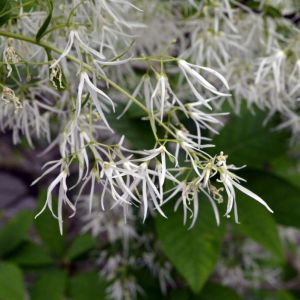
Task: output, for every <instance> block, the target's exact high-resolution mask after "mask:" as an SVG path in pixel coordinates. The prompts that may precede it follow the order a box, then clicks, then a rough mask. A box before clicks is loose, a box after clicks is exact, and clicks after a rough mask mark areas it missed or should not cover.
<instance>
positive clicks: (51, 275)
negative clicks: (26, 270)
mask: <svg viewBox="0 0 300 300" xmlns="http://www.w3.org/2000/svg"><path fill="white" fill-rule="evenodd" d="M66 286H67V275H66V273H65V272H64V271H50V272H48V273H46V274H45V275H44V276H42V277H41V278H40V279H39V280H38V281H37V282H36V283H35V285H34V286H33V288H32V297H31V300H64V299H65V292H66Z"/></svg>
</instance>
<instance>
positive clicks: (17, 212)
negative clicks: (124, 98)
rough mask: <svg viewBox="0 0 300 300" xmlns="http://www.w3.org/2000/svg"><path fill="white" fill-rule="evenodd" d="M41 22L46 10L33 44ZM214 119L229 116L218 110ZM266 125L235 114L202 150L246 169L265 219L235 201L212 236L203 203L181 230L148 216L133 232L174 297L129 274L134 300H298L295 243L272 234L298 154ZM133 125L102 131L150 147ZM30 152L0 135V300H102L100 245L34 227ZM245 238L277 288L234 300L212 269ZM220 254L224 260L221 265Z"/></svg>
mask: <svg viewBox="0 0 300 300" xmlns="http://www.w3.org/2000/svg"><path fill="white" fill-rule="evenodd" d="M46 2H49V1H45V3H46ZM50 2H51V1H50ZM50 2H49V3H50ZM247 2H251V1H247ZM17 3H18V1H7V0H0V25H3V24H5V23H7V22H8V21H9V20H12V21H13V19H14V18H15V16H16V12H15V9H16V10H17V8H15V7H17ZM35 3H36V2H35V1H23V5H24V9H28V10H30V9H32V8H33V7H34V5H35ZM251 3H252V4H251ZM251 3H247V5H248V6H251V5H253V6H255V5H256V4H257V1H252V2H251ZM264 9H265V12H264V13H265V14H269V15H271V16H272V17H276V15H279V16H280V12H278V11H277V10H276V8H274V7H271V6H266V7H265V8H264ZM49 18H51V5H50V6H49V15H48V16H47V19H46V20H45V23H44V27H43V28H41V31H40V32H39V34H40V35H42V33H43V31H44V30H45V28H47V22H48V21H47V20H49ZM1 76H2V75H1ZM224 111H230V108H229V107H226V106H225V107H224ZM266 116H267V113H266V112H263V111H258V110H257V111H256V112H249V110H248V109H247V108H246V107H244V108H243V109H242V111H241V114H240V115H239V116H230V117H229V118H228V119H227V120H226V125H225V127H224V128H223V129H222V130H221V131H220V134H219V135H218V136H216V137H215V138H214V143H215V145H216V147H215V148H214V149H212V150H211V151H212V153H218V152H219V151H221V150H222V151H224V153H226V154H228V155H229V158H230V159H229V160H230V163H234V164H236V165H241V164H243V163H245V162H246V163H247V168H246V169H243V170H241V171H240V172H239V174H240V175H241V176H242V177H244V178H246V179H247V181H248V182H247V187H249V188H251V190H253V191H254V192H255V193H257V194H258V195H260V196H262V197H263V199H264V200H265V201H267V203H268V204H269V205H270V206H271V207H272V209H273V210H274V214H273V215H271V214H269V213H268V212H267V211H266V210H265V209H264V208H263V207H261V206H260V205H259V204H258V203H256V202H255V201H253V200H251V199H249V198H247V197H245V196H244V195H242V194H239V195H238V197H237V201H238V207H239V215H240V224H239V225H236V224H234V223H233V222H232V221H231V219H222V222H221V226H220V227H217V225H216V224H215V221H214V218H213V212H212V210H211V208H210V206H209V205H208V203H206V202H205V201H207V200H206V199H203V201H201V204H200V214H199V218H198V221H197V223H196V225H195V227H194V228H193V229H191V230H187V227H185V226H183V224H182V216H181V213H179V212H177V213H175V214H174V213H173V212H171V211H170V210H171V208H169V207H166V212H169V213H167V215H168V220H165V219H162V218H160V217H157V218H154V219H152V218H149V219H148V220H147V221H146V223H145V224H142V223H140V225H139V226H140V229H139V230H142V231H143V230H150V231H151V232H152V233H154V234H155V235H156V239H157V242H158V243H159V245H160V246H161V249H162V252H163V255H165V256H166V257H167V258H168V259H169V260H170V261H171V263H172V265H173V266H174V267H175V271H174V273H175V274H173V276H174V278H175V279H176V283H177V288H176V289H172V290H171V291H170V292H169V293H167V295H162V294H161V292H160V289H159V285H158V284H157V282H155V280H154V279H153V278H152V277H151V276H149V274H148V271H145V270H138V271H136V270H132V272H133V273H135V272H136V273H135V275H136V276H137V278H138V280H139V281H140V282H139V283H140V285H141V286H142V287H143V289H144V292H145V293H144V296H141V299H168V300H212V299H213V300H219V299H220V300H238V299H254V300H255V299H260V300H265V299H266V300H267V299H273V300H293V299H300V264H299V259H300V250H299V246H300V239H299V240H294V241H292V242H289V243H287V242H286V241H285V240H284V238H282V235H281V234H280V231H281V229H282V228H283V229H286V228H294V229H295V230H299V229H300V205H299V201H300V172H299V169H300V145H292V146H291V145H290V144H289V143H290V137H289V134H288V133H286V132H283V131H280V132H279V131H276V130H274V128H275V127H276V125H277V124H278V120H277V119H276V116H275V117H274V118H273V119H272V120H271V121H269V122H268V123H267V124H266V125H263V124H264V120H265V119H266ZM140 117H141V113H140V112H139V111H138V110H135V109H134V108H131V109H130V111H129V114H128V115H126V116H125V117H124V118H123V119H121V120H119V121H118V122H115V123H114V120H110V122H111V124H112V126H113V127H114V129H115V130H116V131H117V132H118V133H120V134H123V133H126V136H127V138H128V139H129V140H130V141H131V144H132V145H133V146H135V147H136V148H139V149H141V148H146V149H147V148H149V145H150V146H151V145H153V140H152V134H151V129H150V128H148V127H147V125H146V123H145V122H143V121H141V118H140ZM40 150H41V149H39V147H37V148H36V149H34V150H32V149H29V148H28V145H27V144H26V142H25V141H24V142H23V143H22V144H20V145H19V146H13V145H12V143H11V139H10V134H9V133H6V134H1V136H0V173H1V181H0V206H1V216H0V217H1V218H0V224H1V228H0V300H24V299H33V300H48V299H49V300H63V299H74V300H91V299H95V300H102V299H105V289H106V286H107V284H108V282H107V279H106V278H102V277H101V276H100V275H99V266H98V263H97V259H98V257H99V253H101V251H103V250H104V249H105V250H107V249H109V251H113V249H110V248H113V247H117V245H110V244H108V243H107V242H106V238H105V236H101V237H99V238H97V239H96V238H94V237H93V236H92V235H91V234H90V233H82V232H81V230H80V228H81V224H80V220H78V217H75V218H72V219H66V222H65V228H64V232H65V233H64V235H63V236H61V235H60V234H59V230H58V224H57V220H55V219H54V218H53V217H52V215H50V213H49V212H45V213H43V214H42V215H41V216H39V217H38V218H36V219H35V218H34V216H35V214H36V213H37V212H38V211H39V209H40V208H41V206H42V205H43V203H44V201H45V190H44V189H41V190H39V189H37V188H36V187H32V188H30V189H29V188H25V186H29V184H30V183H31V182H32V181H33V180H34V179H35V178H36V177H37V175H38V174H39V172H40V166H41V165H42V164H43V163H44V162H45V161H46V160H47V158H44V157H38V156H37V154H38V153H39V152H40ZM50 155H52V156H54V157H55V155H56V154H55V153H54V154H53V153H52V154H50ZM223 209H224V205H223ZM296 232H297V231H296ZM298 236H300V235H298ZM248 239H251V240H253V241H255V242H256V243H257V244H259V245H260V246H261V247H262V249H263V250H264V251H266V252H267V253H268V254H269V256H267V257H266V258H263V259H260V260H259V261H258V264H259V265H260V266H262V267H264V266H265V267H267V268H270V269H271V270H279V272H280V274H281V283H282V285H280V286H276V287H274V286H270V285H268V284H265V286H264V284H258V286H259V288H256V287H255V286H250V287H249V288H248V289H247V293H246V294H244V295H242V296H241V295H239V294H238V293H237V291H236V290H238V287H237V289H236V290H235V288H234V286H233V287H226V286H224V284H222V280H221V279H220V277H219V274H218V273H216V267H217V265H218V263H219V261H220V260H221V259H223V260H224V259H225V260H226V261H227V263H228V264H232V265H239V266H240V265H241V264H242V262H241V260H240V257H239V255H240V251H241V245H242V244H243V243H244V241H245V240H248ZM229 248H230V249H233V252H234V253H235V256H234V257H230V258H228V257H226V255H227V250H228V249H229ZM245 271H247V269H246V267H245ZM258 280H260V279H259V278H258ZM261 281H262V282H263V281H264V280H263V278H261Z"/></svg>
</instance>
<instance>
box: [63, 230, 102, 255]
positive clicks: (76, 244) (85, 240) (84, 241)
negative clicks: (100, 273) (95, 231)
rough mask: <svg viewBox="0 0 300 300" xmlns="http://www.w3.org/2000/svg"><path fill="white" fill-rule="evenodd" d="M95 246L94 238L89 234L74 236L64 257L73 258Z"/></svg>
mask: <svg viewBox="0 0 300 300" xmlns="http://www.w3.org/2000/svg"><path fill="white" fill-rule="evenodd" d="M95 246H96V241H95V239H94V238H93V237H92V236H91V235H89V234H83V235H80V236H78V237H76V238H75V240H74V241H73V243H72V244H71V246H70V248H69V249H68V251H67V254H66V258H67V259H68V260H75V259H77V258H79V257H80V256H81V255H84V254H85V253H87V252H88V251H90V250H91V249H93V248H94V247H95Z"/></svg>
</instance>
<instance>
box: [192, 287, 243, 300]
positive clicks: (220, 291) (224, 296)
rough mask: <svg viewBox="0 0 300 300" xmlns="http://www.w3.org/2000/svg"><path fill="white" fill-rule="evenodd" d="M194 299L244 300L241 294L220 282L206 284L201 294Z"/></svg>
mask: <svg viewBox="0 0 300 300" xmlns="http://www.w3.org/2000/svg"><path fill="white" fill-rule="evenodd" d="M192 300H242V299H241V298H240V296H239V295H238V294H237V293H236V292H235V291H234V290H233V289H231V288H228V287H225V286H221V285H218V284H213V283H209V284H206V285H205V287H204V288H203V290H202V291H201V294H200V295H199V296H196V297H194V298H192Z"/></svg>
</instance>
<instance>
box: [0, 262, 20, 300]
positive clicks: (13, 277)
mask: <svg viewBox="0 0 300 300" xmlns="http://www.w3.org/2000/svg"><path fill="white" fill-rule="evenodd" d="M24 299H25V287H24V282H23V275H22V272H21V270H20V269H19V268H18V267H17V266H15V265H13V264H9V263H0V300H24Z"/></svg>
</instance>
